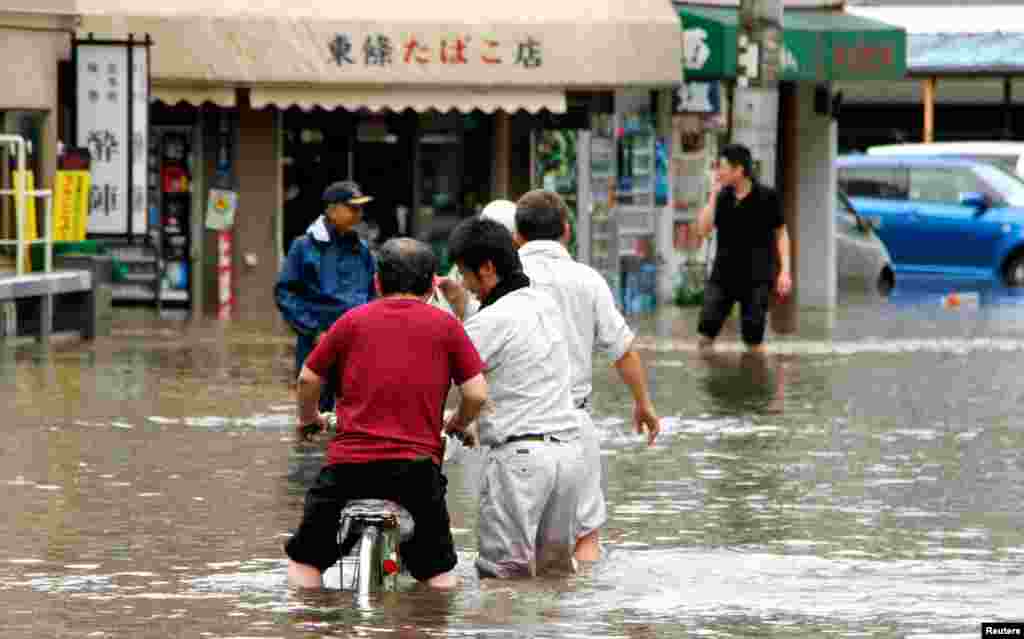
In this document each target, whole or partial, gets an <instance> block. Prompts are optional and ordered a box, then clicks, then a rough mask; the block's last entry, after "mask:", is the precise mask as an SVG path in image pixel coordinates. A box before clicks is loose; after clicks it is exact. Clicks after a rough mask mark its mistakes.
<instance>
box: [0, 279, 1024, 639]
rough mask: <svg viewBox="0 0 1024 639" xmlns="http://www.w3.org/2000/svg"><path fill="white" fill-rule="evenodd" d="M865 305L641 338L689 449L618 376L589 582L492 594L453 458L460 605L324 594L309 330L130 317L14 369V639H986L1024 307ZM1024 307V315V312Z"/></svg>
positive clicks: (1012, 580)
mask: <svg viewBox="0 0 1024 639" xmlns="http://www.w3.org/2000/svg"><path fill="white" fill-rule="evenodd" d="M936 300H937V297H936V296H935V295H934V294H932V293H929V292H927V291H924V292H919V293H907V294H903V293H902V292H901V291H900V290H899V289H897V291H896V292H894V294H893V297H892V299H891V300H890V301H888V302H879V301H875V300H870V299H845V300H843V304H842V306H841V308H840V309H839V310H838V311H837V312H836V314H835V315H834V316H824V315H818V316H807V317H805V318H804V319H803V321H802V324H801V330H800V331H799V333H798V334H796V335H793V336H787V337H785V338H781V337H775V336H773V337H770V338H769V339H770V343H771V349H772V352H771V354H770V355H769V356H768V357H766V358H764V359H751V358H748V357H744V356H742V355H741V354H740V351H739V349H738V348H736V346H737V344H736V337H735V334H734V331H732V329H728V330H729V333H728V334H727V335H725V336H723V344H722V346H723V348H721V349H720V352H719V353H718V354H717V355H715V356H713V357H708V358H705V357H701V356H700V355H699V354H698V353H697V352H696V349H695V345H696V340H695V326H696V310H694V309H675V308H669V309H664V310H662V311H660V312H659V314H658V315H656V316H653V317H642V318H633V319H631V320H630V321H631V323H633V324H634V325H635V326H636V328H637V330H638V332H639V334H640V336H641V342H640V343H641V344H642V345H643V355H644V358H645V361H646V362H647V364H648V366H649V369H650V372H651V376H652V378H653V379H652V390H653V393H654V398H655V403H656V405H657V407H658V410H659V412H660V414H661V415H662V416H663V434H662V436H661V438H660V439H659V442H658V444H657V445H656V446H655V447H654V448H651V449H648V448H645V447H643V446H642V445H641V443H640V439H639V437H637V436H635V435H633V434H632V433H631V429H630V426H629V421H628V420H629V419H630V415H631V410H632V409H631V402H630V401H629V393H628V390H627V389H626V388H625V387H624V386H622V385H621V384H619V383H618V380H617V377H616V375H615V372H614V369H612V368H611V366H610V363H609V362H608V361H607V360H606V359H605V360H599V362H598V365H597V366H598V370H597V373H596V376H595V377H596V379H595V386H596V392H595V402H594V413H595V419H596V421H597V424H598V428H599V429H600V432H601V433H602V436H603V444H602V447H603V453H604V462H605V464H606V477H607V495H608V502H609V515H610V521H609V523H608V526H607V527H606V529H605V531H604V542H605V544H604V545H605V551H606V556H605V558H604V559H603V560H602V561H601V562H600V563H598V564H597V565H596V566H594V567H592V568H589V569H587V570H585V571H583V572H582V573H581V574H579V575H577V576H575V577H573V578H571V579H557V580H554V579H540V580H535V581H520V582H496V581H487V582H483V583H481V582H480V581H479V580H477V579H476V577H475V573H474V568H473V562H472V559H473V557H474V553H475V547H476V538H475V532H474V531H475V526H476V521H475V515H476V492H475V486H474V484H475V478H476V476H477V471H478V465H479V459H480V457H479V454H478V452H476V451H466V452H464V453H462V454H460V455H458V456H457V457H456V458H455V459H453V460H451V461H450V462H449V464H448V465H447V472H448V475H449V479H450V485H449V495H448V503H449V509H450V510H451V514H452V519H453V526H454V527H455V541H456V546H457V548H458V550H459V556H460V563H459V567H458V571H459V572H460V574H462V576H463V577H464V580H463V583H462V585H461V586H460V588H459V589H457V590H456V591H454V592H452V593H447V594H442V593H434V592H429V591H425V590H423V589H421V588H419V587H417V586H416V585H415V584H414V583H413V582H411V581H409V582H407V588H406V589H405V590H404V591H402V592H399V593H391V594H388V595H383V596H379V597H376V598H374V599H372V600H371V602H370V605H369V606H363V607H359V606H357V605H355V604H354V602H353V600H352V597H351V595H350V594H347V593H338V592H323V593H317V594H299V593H296V592H294V591H290V590H289V589H288V588H287V586H286V583H285V557H284V554H283V551H282V549H281V544H282V543H283V541H284V540H285V539H287V537H288V536H289V534H290V531H291V530H293V529H294V527H296V526H297V525H298V522H299V519H300V516H301V504H302V499H303V496H304V493H305V490H306V488H307V487H308V486H309V485H310V483H311V482H312V479H313V478H314V476H315V475H316V473H317V471H318V470H319V467H320V465H321V464H322V463H323V455H322V452H323V443H324V442H323V441H321V442H319V443H318V444H315V445H301V446H300V445H297V444H295V442H294V438H293V436H292V425H293V415H294V404H293V401H292V399H291V396H290V392H289V389H288V382H289V379H290V377H291V374H292V370H291V365H292V352H293V345H292V340H291V338H290V336H289V335H288V334H287V333H285V332H284V331H283V330H282V329H281V328H280V327H279V326H277V325H275V324H272V323H270V322H269V321H268V323H267V325H265V326H262V325H243V324H237V323H236V324H233V325H230V326H223V325H220V324H218V323H217V322H216V321H213V320H210V321H205V322H196V323H187V322H179V321H174V320H154V319H147V318H148V316H147V314H146V312H142V313H137V312H135V311H128V312H125V313H121V314H120V315H119V317H121V318H122V319H119V320H118V322H117V323H116V325H115V328H114V335H113V336H112V337H109V338H103V339H99V340H97V341H96V342H94V343H80V342H77V341H74V340H72V341H67V342H57V343H55V344H54V345H52V346H50V347H49V348H48V349H41V348H40V347H38V346H35V345H30V344H26V345H18V346H9V347H6V349H5V350H0V379H3V380H4V381H3V384H2V385H0V402H2V404H3V405H4V406H6V407H7V409H6V417H5V418H4V420H3V424H4V427H3V429H2V431H0V447H2V449H0V469H2V470H0V485H2V486H3V491H2V493H0V494H2V495H3V497H2V500H3V507H4V511H5V512H6V517H4V519H3V521H2V522H0V592H2V595H0V596H2V598H3V601H4V602H5V605H4V606H3V610H2V612H0V636H3V637H133V638H134V637H178V636H181V637H209V638H228V637H235V638H242V637H245V638H251V637H259V638H271V637H283V638H289V639H291V638H298V637H303V638H305V637H319V636H326V637H334V636H337V637H349V636H362V637H378V636H379V637H389V636H391V637H447V636H451V637H463V636H465V637H510V638H517V637H586V638H588V639H604V638H612V637H623V638H633V637H643V638H653V637H659V638H660V637H684V636H701V637H787V638H789V637H808V638H809V637H822V636H836V637H879V638H883V637H884V638H890V637H922V638H923V637H942V636H946V637H971V638H973V637H977V636H979V627H980V626H979V624H980V623H981V622H982V621H995V620H1003V621H1007V620H1019V618H1020V616H1021V611H1024V515H1022V512H1021V510H1022V509H1021V504H1022V502H1024V481H1022V480H1024V459H1022V451H1024V426H1022V425H1024V385H1022V384H1021V383H1020V382H1019V381H1018V380H1019V371H1020V368H1021V361H1022V359H1024V304H1020V305H1018V299H1017V298H1015V297H1013V296H1012V295H1007V296H994V297H991V298H990V297H983V298H982V299H981V305H980V306H979V307H977V308H967V307H965V308H960V309H954V310H951V309H945V308H942V306H941V305H940V304H939V303H937V301H936ZM1020 301H1024V298H1020Z"/></svg>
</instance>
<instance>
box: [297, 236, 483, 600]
mask: <svg viewBox="0 0 1024 639" xmlns="http://www.w3.org/2000/svg"><path fill="white" fill-rule="evenodd" d="M436 269H437V258H436V257H434V254H433V253H432V252H431V250H430V248H429V247H428V246H427V245H425V244H423V243H422V242H418V241H416V240H413V239H409V238H400V239H393V240H389V241H388V242H385V243H384V245H383V246H382V247H381V249H380V255H379V256H378V262H377V273H376V274H375V275H374V282H375V286H376V287H377V292H378V294H379V295H381V298H380V299H377V300H375V301H373V302H370V303H369V304H366V305H363V306H361V307H358V308H355V309H352V310H350V311H349V312H348V313H346V314H345V315H343V316H342V317H341V319H339V320H338V321H337V322H335V323H334V325H333V326H332V327H331V329H330V331H328V333H327V334H326V335H325V336H324V338H323V339H321V340H320V342H319V344H317V346H316V348H315V349H314V350H313V352H312V353H311V354H310V356H309V358H307V359H306V362H305V365H304V366H303V368H302V372H301V373H300V375H299V383H298V404H299V415H298V416H299V423H298V431H299V433H300V434H302V435H303V437H306V436H307V435H308V434H309V433H315V432H320V431H322V430H324V428H325V426H326V424H325V423H324V419H323V417H322V416H321V415H320V414H319V413H318V411H317V401H318V398H319V397H320V388H321V386H322V384H323V380H324V379H325V378H326V376H327V372H328V371H329V370H330V369H331V367H332V366H333V365H335V364H336V365H337V367H338V371H339V375H338V377H339V387H338V389H337V396H338V398H339V399H338V404H337V406H336V407H335V408H336V411H337V415H338V433H337V435H335V437H334V439H333V440H332V441H331V442H330V444H329V446H328V449H327V464H326V465H325V466H324V468H323V469H322V470H321V471H320V475H319V476H318V477H317V480H316V482H315V483H314V485H313V487H312V488H310V490H309V492H308V493H307V495H306V505H305V512H304V514H303V517H302V523H301V524H300V525H299V529H298V531H296V533H295V535H294V536H293V537H292V538H291V539H290V540H289V541H288V543H287V544H286V545H285V552H286V553H287V554H288V557H289V558H290V561H289V563H288V580H289V582H290V583H292V584H293V585H296V586H300V587H304V588H319V587H321V585H322V576H323V572H324V571H325V570H327V568H329V567H330V566H331V565H333V564H334V563H335V562H336V561H338V559H339V556H338V543H337V534H338V524H339V517H340V515H341V510H342V509H343V508H344V506H345V504H346V503H347V502H348V501H349V500H352V499H370V498H373V499H390V500H392V501H395V502H398V503H399V504H401V505H402V506H404V507H405V508H406V509H407V510H408V511H409V513H410V514H411V515H412V518H413V521H414V523H415V532H414V534H413V536H412V538H410V539H409V540H408V541H407V542H406V543H404V544H402V546H401V548H400V549H399V552H400V554H401V557H402V561H403V562H404V563H405V565H406V566H407V567H408V569H409V572H410V573H411V574H412V576H413V577H415V578H416V579H417V580H420V581H425V582H427V584H428V585H430V586H434V587H437V588H451V587H454V586H455V584H456V578H455V576H454V575H452V574H451V572H450V571H451V570H452V568H454V567H455V564H456V562H457V561H458V560H457V557H456V555H455V545H454V541H453V540H452V533H451V525H450V521H449V517H448V508H447V506H446V505H445V488H446V486H447V483H448V482H447V479H446V478H445V476H444V475H442V474H441V459H442V455H443V447H442V443H441V430H442V415H443V411H444V402H445V398H446V396H447V394H448V388H449V385H450V384H451V382H452V381H454V382H455V384H456V385H458V386H459V387H460V389H461V391H462V401H461V402H460V405H459V408H458V411H457V419H456V420H455V421H453V422H452V423H453V424H456V425H458V424H462V425H465V424H469V423H470V422H472V421H473V420H474V419H476V417H477V415H478V414H479V412H480V409H481V408H482V407H483V404H484V402H485V401H486V399H487V383H486V382H485V381H484V377H483V362H482V361H481V359H480V355H479V354H478V353H477V351H476V349H475V348H474V347H473V344H472V342H470V340H469V337H468V336H467V335H466V332H465V330H463V328H462V324H461V323H460V322H459V321H458V320H457V319H456V318H454V317H453V316H451V315H450V314H448V313H446V312H444V311H442V310H440V309H437V308H434V307H433V306H431V305H429V304H427V303H426V300H427V299H429V297H430V296H431V294H432V293H433V279H434V272H435V271H436ZM342 389H344V392H342ZM463 428H464V426H463Z"/></svg>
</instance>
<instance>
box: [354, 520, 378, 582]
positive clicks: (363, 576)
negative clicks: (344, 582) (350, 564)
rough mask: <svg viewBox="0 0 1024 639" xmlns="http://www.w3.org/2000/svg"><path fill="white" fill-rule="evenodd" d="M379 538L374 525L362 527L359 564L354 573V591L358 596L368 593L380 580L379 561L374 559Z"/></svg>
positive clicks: (376, 555) (376, 556) (376, 554)
mask: <svg viewBox="0 0 1024 639" xmlns="http://www.w3.org/2000/svg"><path fill="white" fill-rule="evenodd" d="M379 539H380V533H379V531H378V530H377V527H376V526H367V527H366V528H364V529H363V536H362V538H361V539H360V540H359V565H358V567H357V570H358V572H357V573H356V575H357V577H356V578H357V581H356V593H357V594H358V595H359V596H360V597H364V596H366V595H368V594H370V592H371V591H372V590H373V589H374V587H375V586H376V585H377V584H378V583H379V582H380V575H379V573H378V571H379V568H380V562H379V561H376V559H377V558H378V557H379V556H380V548H378V540H379Z"/></svg>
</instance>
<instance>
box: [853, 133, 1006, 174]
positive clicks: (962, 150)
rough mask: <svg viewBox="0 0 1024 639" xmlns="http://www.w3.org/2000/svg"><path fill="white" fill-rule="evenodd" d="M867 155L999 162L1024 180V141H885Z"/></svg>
mask: <svg viewBox="0 0 1024 639" xmlns="http://www.w3.org/2000/svg"><path fill="white" fill-rule="evenodd" d="M868 155H933V156H954V157H959V158H964V159H966V160H978V161H981V162H989V163H992V164H997V165H999V166H1000V167H1001V168H1003V169H1005V170H1006V171H1008V172H1010V173H1012V174H1013V175H1016V176H1017V177H1019V178H1022V179H1024V142H932V143H928V144H924V143H922V144H883V145H881V146H873V147H870V148H869V149H868Z"/></svg>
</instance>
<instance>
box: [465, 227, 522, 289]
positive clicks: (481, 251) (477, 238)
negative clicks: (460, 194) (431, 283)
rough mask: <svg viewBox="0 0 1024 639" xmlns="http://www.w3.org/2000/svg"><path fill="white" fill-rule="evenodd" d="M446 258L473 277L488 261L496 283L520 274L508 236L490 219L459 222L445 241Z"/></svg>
mask: <svg viewBox="0 0 1024 639" xmlns="http://www.w3.org/2000/svg"><path fill="white" fill-rule="evenodd" d="M448 256H449V257H450V258H451V260H452V261H453V262H461V263H462V264H463V265H464V266H465V267H466V268H468V269H470V270H471V271H473V272H474V273H478V272H479V271H480V267H481V266H483V264H484V262H487V261H488V260H490V261H491V263H492V264H494V270H495V272H496V273H497V275H498V279H504V278H506V277H508V276H510V275H512V274H514V273H518V272H521V271H522V270H523V264H522V262H520V261H519V253H518V252H517V251H516V247H515V244H514V243H513V242H512V233H511V232H510V231H509V230H508V229H507V228H505V226H504V225H503V224H502V223H501V222H496V221H494V220H491V219H485V218H480V217H471V218H468V219H466V220H463V221H462V222H460V223H459V225H458V226H456V227H455V229H454V230H453V231H452V234H451V236H450V237H449V238H448Z"/></svg>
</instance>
